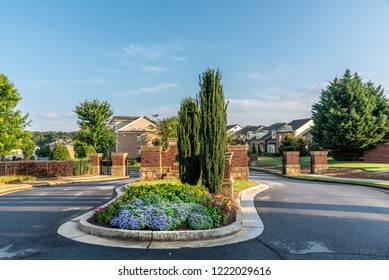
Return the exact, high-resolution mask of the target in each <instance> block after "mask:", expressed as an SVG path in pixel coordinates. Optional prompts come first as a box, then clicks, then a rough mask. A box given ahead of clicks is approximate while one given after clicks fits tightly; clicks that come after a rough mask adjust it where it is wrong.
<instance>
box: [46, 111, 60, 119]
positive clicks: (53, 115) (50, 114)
mask: <svg viewBox="0 0 389 280" xmlns="http://www.w3.org/2000/svg"><path fill="white" fill-rule="evenodd" d="M41 117H42V118H45V119H50V120H58V119H61V118H62V115H61V114H59V113H56V112H47V113H45V114H43V115H41Z"/></svg>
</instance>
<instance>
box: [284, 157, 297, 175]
mask: <svg viewBox="0 0 389 280" xmlns="http://www.w3.org/2000/svg"><path fill="white" fill-rule="evenodd" d="M299 154H300V152H284V153H283V155H284V171H283V173H284V175H292V174H300V158H299Z"/></svg>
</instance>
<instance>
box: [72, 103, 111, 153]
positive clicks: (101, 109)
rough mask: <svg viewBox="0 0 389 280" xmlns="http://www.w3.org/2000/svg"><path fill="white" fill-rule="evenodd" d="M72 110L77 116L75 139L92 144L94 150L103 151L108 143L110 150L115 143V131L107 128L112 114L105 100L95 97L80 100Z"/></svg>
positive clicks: (88, 144) (86, 144)
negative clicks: (77, 130)
mask: <svg viewBox="0 0 389 280" xmlns="http://www.w3.org/2000/svg"><path fill="white" fill-rule="evenodd" d="M74 112H75V113H76V114H77V116H78V120H77V124H78V126H79V127H80V130H79V132H78V133H77V136H76V139H77V140H78V141H80V142H83V143H85V146H92V147H93V148H94V149H95V151H96V152H98V153H103V152H105V149H106V148H107V145H109V148H110V150H112V148H113V146H114V144H115V133H114V132H113V131H112V130H110V129H109V127H108V122H109V120H110V118H111V117H112V115H113V111H112V109H111V106H110V104H109V103H108V102H107V101H99V100H97V99H95V100H92V101H88V100H85V101H84V102H81V103H80V105H79V106H76V109H75V110H74Z"/></svg>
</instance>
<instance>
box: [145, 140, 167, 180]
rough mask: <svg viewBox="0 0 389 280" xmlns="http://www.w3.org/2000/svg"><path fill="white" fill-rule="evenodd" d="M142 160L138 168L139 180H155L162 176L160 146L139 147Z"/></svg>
mask: <svg viewBox="0 0 389 280" xmlns="http://www.w3.org/2000/svg"><path fill="white" fill-rule="evenodd" d="M141 153H142V160H141V168H140V180H141V181H148V180H157V179H161V178H162V166H161V163H162V162H161V153H162V147H149V146H145V147H142V148H141Z"/></svg>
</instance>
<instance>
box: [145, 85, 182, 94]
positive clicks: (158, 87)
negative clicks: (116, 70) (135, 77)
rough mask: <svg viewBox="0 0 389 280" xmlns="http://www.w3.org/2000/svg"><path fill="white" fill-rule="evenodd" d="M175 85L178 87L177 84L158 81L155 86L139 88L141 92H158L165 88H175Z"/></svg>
mask: <svg viewBox="0 0 389 280" xmlns="http://www.w3.org/2000/svg"><path fill="white" fill-rule="evenodd" d="M176 87H178V84H172V83H160V84H158V85H156V86H151V87H144V88H141V89H140V91H141V92H153V93H155V92H160V91H164V90H166V89H170V88H176Z"/></svg>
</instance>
